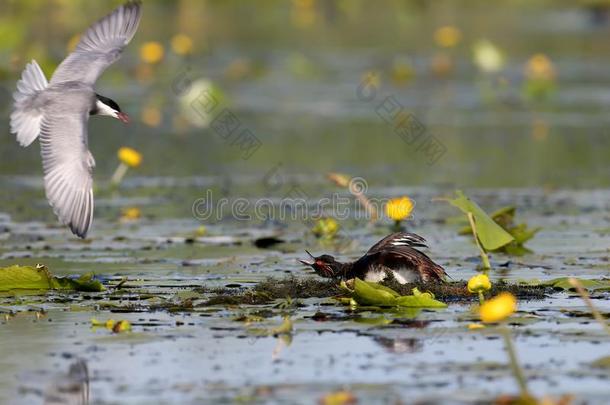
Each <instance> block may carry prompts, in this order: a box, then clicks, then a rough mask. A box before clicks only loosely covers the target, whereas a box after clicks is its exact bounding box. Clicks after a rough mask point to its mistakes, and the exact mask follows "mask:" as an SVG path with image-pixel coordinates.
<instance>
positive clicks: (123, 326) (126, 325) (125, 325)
mask: <svg viewBox="0 0 610 405" xmlns="http://www.w3.org/2000/svg"><path fill="white" fill-rule="evenodd" d="M112 331H113V332H114V333H121V332H129V331H131V323H130V322H129V321H127V320H122V321H118V322H117V323H115V324H114V326H113V327H112Z"/></svg>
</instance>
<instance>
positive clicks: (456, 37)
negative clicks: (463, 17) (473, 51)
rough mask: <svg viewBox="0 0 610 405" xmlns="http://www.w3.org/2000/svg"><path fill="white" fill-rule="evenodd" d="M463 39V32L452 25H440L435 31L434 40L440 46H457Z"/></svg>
mask: <svg viewBox="0 0 610 405" xmlns="http://www.w3.org/2000/svg"><path fill="white" fill-rule="evenodd" d="M461 39H462V32H461V31H460V30H459V29H458V28H457V27H454V26H452V25H446V26H444V27H440V28H439V29H437V30H436V31H435V32H434V41H435V42H436V44H437V45H438V46H441V47H443V48H451V47H454V46H456V45H457V44H458V43H459V42H460V40H461Z"/></svg>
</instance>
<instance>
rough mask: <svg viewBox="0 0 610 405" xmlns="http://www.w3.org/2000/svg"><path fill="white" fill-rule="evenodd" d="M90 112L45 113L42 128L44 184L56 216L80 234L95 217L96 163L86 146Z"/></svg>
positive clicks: (81, 234) (84, 234)
mask: <svg viewBox="0 0 610 405" xmlns="http://www.w3.org/2000/svg"><path fill="white" fill-rule="evenodd" d="M88 118H89V115H88V113H87V112H82V113H64V114H58V115H53V116H51V117H47V116H45V117H44V119H43V121H42V125H41V132H40V153H41V155H42V166H43V168H44V186H45V192H46V194H47V199H48V200H49V204H51V207H53V211H54V212H55V215H57V218H58V219H59V220H60V222H62V223H63V224H64V225H67V226H69V227H70V229H71V230H72V232H73V233H74V234H76V235H78V236H80V237H81V238H84V237H85V236H86V235H87V231H88V230H89V228H90V227H91V221H92V220H93V179H92V177H91V171H92V169H93V166H94V165H95V163H94V161H93V157H92V156H91V153H90V152H89V149H88V148H87V120H88Z"/></svg>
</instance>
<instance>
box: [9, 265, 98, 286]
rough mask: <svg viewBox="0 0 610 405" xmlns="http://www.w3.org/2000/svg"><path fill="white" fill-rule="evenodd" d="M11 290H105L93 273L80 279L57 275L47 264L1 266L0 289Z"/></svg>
mask: <svg viewBox="0 0 610 405" xmlns="http://www.w3.org/2000/svg"><path fill="white" fill-rule="evenodd" d="M11 290H77V291H103V290H105V288H104V286H103V285H102V283H101V282H99V281H98V280H95V279H94V278H93V273H88V274H84V275H82V276H81V277H80V278H78V279H71V278H68V277H55V276H53V275H52V274H51V272H50V271H49V269H48V268H47V267H46V266H42V265H38V266H36V267H32V266H18V265H14V266H9V267H4V268H0V291H11Z"/></svg>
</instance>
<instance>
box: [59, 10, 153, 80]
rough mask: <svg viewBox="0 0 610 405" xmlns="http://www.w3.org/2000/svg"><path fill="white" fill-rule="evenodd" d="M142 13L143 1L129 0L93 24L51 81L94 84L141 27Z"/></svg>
mask: <svg viewBox="0 0 610 405" xmlns="http://www.w3.org/2000/svg"><path fill="white" fill-rule="evenodd" d="M141 14H142V13H141V4H140V2H139V1H130V2H127V3H125V4H124V5H122V6H120V7H118V8H116V9H115V10H114V11H113V12H112V13H110V14H108V15H107V16H106V17H104V18H102V19H101V20H99V21H98V22H96V23H95V24H93V25H92V26H91V27H90V28H89V29H88V30H87V32H85V33H84V34H83V36H82V37H81V39H80V42H79V43H78V45H77V46H76V49H75V50H74V52H72V53H71V54H70V55H68V57H67V58H66V59H64V61H63V62H62V63H61V64H60V65H59V67H58V68H57V70H55V73H54V74H53V77H52V78H51V85H52V84H55V83H62V82H67V81H82V82H84V83H89V84H94V83H95V81H96V80H97V78H98V77H99V76H100V75H101V74H102V72H104V70H105V69H106V68H107V67H108V66H110V65H111V64H112V63H113V62H115V61H116V60H117V59H119V57H120V56H121V52H123V49H124V48H125V46H127V44H128V43H129V41H131V39H132V38H133V36H134V35H135V33H136V30H137V29H138V24H139V23H140V17H141Z"/></svg>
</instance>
